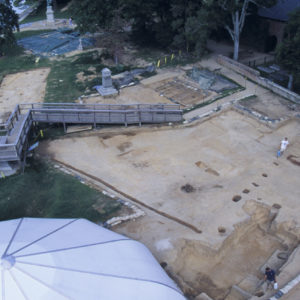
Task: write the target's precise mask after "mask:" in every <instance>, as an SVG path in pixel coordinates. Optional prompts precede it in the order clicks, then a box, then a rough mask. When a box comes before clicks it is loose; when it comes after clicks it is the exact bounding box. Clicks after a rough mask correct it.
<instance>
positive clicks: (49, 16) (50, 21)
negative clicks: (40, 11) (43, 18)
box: [46, 0, 55, 25]
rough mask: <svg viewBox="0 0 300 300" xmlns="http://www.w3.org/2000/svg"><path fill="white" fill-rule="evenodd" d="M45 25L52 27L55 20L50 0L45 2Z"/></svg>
mask: <svg viewBox="0 0 300 300" xmlns="http://www.w3.org/2000/svg"><path fill="white" fill-rule="evenodd" d="M46 15H47V24H49V25H54V24H55V20H54V14H53V9H52V0H47V12H46Z"/></svg>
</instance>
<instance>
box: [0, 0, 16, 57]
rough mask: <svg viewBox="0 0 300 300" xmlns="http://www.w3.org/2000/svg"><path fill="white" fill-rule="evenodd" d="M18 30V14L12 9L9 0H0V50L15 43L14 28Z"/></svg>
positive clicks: (2, 50) (3, 50) (3, 51)
mask: <svg viewBox="0 0 300 300" xmlns="http://www.w3.org/2000/svg"><path fill="white" fill-rule="evenodd" d="M15 29H17V30H19V24H18V15H17V14H16V13H15V12H14V11H13V9H12V6H11V4H10V1H9V0H2V1H0V52H2V53H5V52H6V50H5V49H7V47H10V46H12V45H14V44H15V43H16V41H15V37H14V33H13V32H14V30H15Z"/></svg>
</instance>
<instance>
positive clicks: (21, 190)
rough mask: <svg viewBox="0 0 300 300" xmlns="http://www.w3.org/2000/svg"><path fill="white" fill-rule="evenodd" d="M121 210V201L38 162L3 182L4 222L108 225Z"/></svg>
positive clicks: (0, 208) (0, 202)
mask: <svg viewBox="0 0 300 300" xmlns="http://www.w3.org/2000/svg"><path fill="white" fill-rule="evenodd" d="M94 206H97V208H98V209H97V210H95V209H94V208H93V207H94ZM120 208H121V204H120V203H119V202H117V201H115V200H113V199H111V198H109V197H108V196H105V195H103V194H102V193H100V192H98V191H96V190H94V189H92V188H90V187H88V186H87V185H85V184H82V183H81V182H80V181H79V180H78V179H76V178H74V177H73V176H71V175H67V174H64V173H62V172H60V171H58V170H56V169H55V168H53V167H52V166H51V165H48V163H45V162H41V161H38V160H36V159H35V160H32V161H31V162H30V167H28V168H26V170H25V173H24V174H18V175H13V176H10V177H6V178H4V179H0V220H7V219H13V218H21V217H39V218H41V217H45V218H86V219H89V220H91V221H94V222H104V221H106V220H107V219H109V218H110V217H112V216H113V215H116V214H117V212H118V211H119V210H120Z"/></svg>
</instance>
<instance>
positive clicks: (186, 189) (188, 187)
mask: <svg viewBox="0 0 300 300" xmlns="http://www.w3.org/2000/svg"><path fill="white" fill-rule="evenodd" d="M181 190H182V191H184V192H186V193H193V192H195V188H194V187H193V186H192V185H190V184H189V183H187V184H186V185H183V186H182V187H181Z"/></svg>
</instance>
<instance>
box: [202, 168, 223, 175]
mask: <svg viewBox="0 0 300 300" xmlns="http://www.w3.org/2000/svg"><path fill="white" fill-rule="evenodd" d="M205 172H206V173H209V174H212V175H215V176H220V174H219V173H218V172H217V171H215V170H213V169H211V168H207V169H206V170H205Z"/></svg>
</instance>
